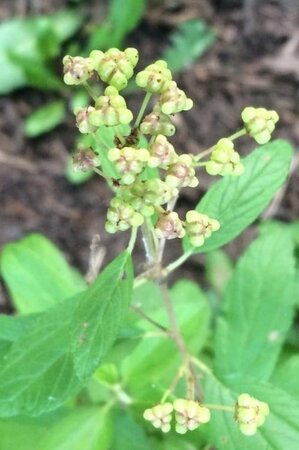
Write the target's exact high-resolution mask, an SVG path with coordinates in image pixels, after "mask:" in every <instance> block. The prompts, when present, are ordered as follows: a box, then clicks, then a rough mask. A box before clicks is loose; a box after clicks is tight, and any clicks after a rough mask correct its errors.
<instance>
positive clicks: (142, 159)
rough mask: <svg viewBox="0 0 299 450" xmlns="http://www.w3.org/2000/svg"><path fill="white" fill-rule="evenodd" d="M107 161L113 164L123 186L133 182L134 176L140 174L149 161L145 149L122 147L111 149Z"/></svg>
mask: <svg viewBox="0 0 299 450" xmlns="http://www.w3.org/2000/svg"><path fill="white" fill-rule="evenodd" d="M108 159H109V160H110V161H112V162H113V163H114V164H115V168H116V169H117V171H118V172H119V174H120V175H121V181H122V182H123V183H124V184H131V183H133V182H134V181H135V178H136V175H137V174H139V173H141V172H142V171H143V169H144V168H145V165H146V163H147V161H148V159H149V152H148V150H147V149H145V148H135V147H123V148H121V149H119V148H111V149H110V150H109V151H108Z"/></svg>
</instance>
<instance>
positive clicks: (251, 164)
mask: <svg viewBox="0 0 299 450" xmlns="http://www.w3.org/2000/svg"><path fill="white" fill-rule="evenodd" d="M291 157H292V147H291V146H290V144H288V143H287V142H286V141H283V140H277V141H273V142H271V143H269V144H267V145H264V146H263V147H261V148H258V149H256V150H255V151H253V152H252V153H251V154H250V155H249V156H247V157H246V158H245V159H244V161H243V162H244V165H245V172H244V174H243V175H241V176H240V177H233V176H228V177H225V178H223V179H222V180H220V181H217V182H216V183H215V184H214V185H213V186H212V187H211V189H209V191H208V192H207V193H206V195H205V196H204V197H203V198H202V200H201V201H200V203H199V204H198V205H197V207H196V209H197V211H199V212H202V213H204V214H207V215H208V216H210V217H212V218H215V219H218V220H219V222H220V225H221V227H220V230H219V231H217V232H215V233H213V235H212V236H211V237H210V238H209V239H207V241H206V243H205V244H204V245H203V246H202V247H198V248H194V247H192V246H191V245H190V243H189V241H188V239H185V240H184V248H185V251H187V250H192V251H193V252H208V251H211V250H214V249H216V248H218V247H221V246H222V245H224V244H227V243H228V242H229V241H231V240H232V239H234V238H235V237H236V236H238V235H239V234H240V233H241V232H242V231H243V230H245V228H246V227H248V225H250V224H251V223H252V222H253V221H254V220H255V219H256V218H257V217H258V216H259V214H260V213H261V212H262V211H263V210H264V209H265V207H266V206H267V205H268V204H269V202H270V200H271V198H272V197H273V195H274V194H275V192H276V191H277V190H278V188H279V187H280V186H281V185H282V184H283V183H284V181H285V179H286V177H287V175H288V171H289V166H290V162H291Z"/></svg>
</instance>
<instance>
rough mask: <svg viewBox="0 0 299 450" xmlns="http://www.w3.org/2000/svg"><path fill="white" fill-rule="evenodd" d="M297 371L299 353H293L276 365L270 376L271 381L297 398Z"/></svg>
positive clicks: (298, 395) (298, 368)
mask: <svg viewBox="0 0 299 450" xmlns="http://www.w3.org/2000/svg"><path fill="white" fill-rule="evenodd" d="M298 373H299V355H294V356H291V357H290V358H288V359H287V360H286V361H284V362H283V363H281V364H279V365H278V366H277V368H276V369H275V371H274V373H273V375H272V377H271V382H272V383H273V384H275V385H276V386H278V387H279V388H281V389H284V390H285V391H286V392H288V393H289V394H291V395H293V396H294V397H295V398H297V399H298V398H299V383H298Z"/></svg>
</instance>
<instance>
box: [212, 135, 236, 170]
mask: <svg viewBox="0 0 299 450" xmlns="http://www.w3.org/2000/svg"><path fill="white" fill-rule="evenodd" d="M206 171H207V172H208V174H210V175H222V176H225V175H236V176H239V175H241V174H242V173H243V172H244V166H243V164H242V163H241V162H240V155H239V153H237V152H236V151H235V149H234V143H233V142H232V141H231V140H230V139H228V138H223V139H220V140H219V141H218V142H217V144H216V145H215V147H214V149H213V151H212V154H211V160H210V161H208V162H207V164H206Z"/></svg>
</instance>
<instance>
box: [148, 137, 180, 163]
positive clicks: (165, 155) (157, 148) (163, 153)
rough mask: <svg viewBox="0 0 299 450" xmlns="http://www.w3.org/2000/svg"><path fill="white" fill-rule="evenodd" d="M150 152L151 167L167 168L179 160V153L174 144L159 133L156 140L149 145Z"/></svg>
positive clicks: (149, 161)
mask: <svg viewBox="0 0 299 450" xmlns="http://www.w3.org/2000/svg"><path fill="white" fill-rule="evenodd" d="M149 152H150V157H149V160H148V166H149V167H153V168H154V167H159V168H160V169H167V168H168V166H171V165H173V164H175V163H176V162H177V160H178V155H177V154H176V152H175V149H174V147H173V145H171V143H170V142H168V140H167V139H166V137H165V136H163V135H162V134H158V136H157V137H156V138H155V140H154V142H153V143H152V144H151V145H150V147H149Z"/></svg>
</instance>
